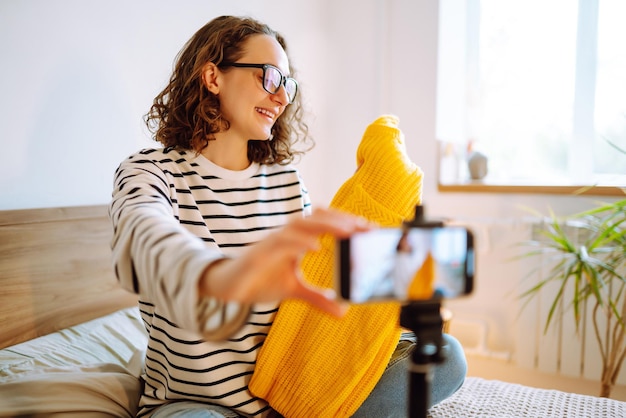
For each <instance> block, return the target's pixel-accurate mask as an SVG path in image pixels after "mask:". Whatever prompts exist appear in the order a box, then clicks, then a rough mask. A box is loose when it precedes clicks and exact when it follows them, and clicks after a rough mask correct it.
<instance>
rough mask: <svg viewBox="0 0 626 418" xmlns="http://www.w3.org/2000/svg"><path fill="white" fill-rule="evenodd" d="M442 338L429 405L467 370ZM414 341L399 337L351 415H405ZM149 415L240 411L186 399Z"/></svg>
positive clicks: (213, 417)
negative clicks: (442, 359) (440, 359)
mask: <svg viewBox="0 0 626 418" xmlns="http://www.w3.org/2000/svg"><path fill="white" fill-rule="evenodd" d="M443 338H444V346H443V354H444V355H445V358H446V360H445V362H444V363H442V364H437V365H435V366H434V376H433V381H432V384H431V395H430V399H431V405H435V404H438V403H439V402H441V401H443V400H444V399H446V398H447V397H449V396H450V395H452V394H453V393H454V392H456V391H457V390H458V389H459V388H460V387H461V385H463V382H464V381H465V374H466V373H467V362H466V360H465V354H464V353H463V347H462V346H461V344H460V343H459V342H458V341H457V340H456V339H455V338H454V337H452V336H450V335H448V334H444V335H443ZM413 345H414V343H413V342H412V341H410V340H401V341H400V343H399V344H398V348H397V349H396V351H395V352H394V353H393V356H392V357H391V360H390V361H389V365H388V366H387V369H386V370H385V372H384V373H383V375H382V377H381V378H380V380H379V381H378V383H377V384H376V386H375V387H374V390H373V391H372V393H370V395H369V396H368V398H367V399H366V400H365V402H363V404H362V405H361V406H360V408H359V409H358V410H357V411H356V413H355V414H354V415H353V416H352V418H399V417H405V416H407V415H408V410H409V372H408V370H409V366H410V365H411V348H412V347H413ZM417 396H419V394H417ZM152 417H153V418H165V417H189V418H192V417H194V418H196V417H197V418H235V417H239V415H237V414H236V413H235V412H233V411H230V410H228V409H226V408H224V407H219V406H213V405H206V404H201V403H197V402H192V401H185V402H175V403H171V404H167V405H164V406H162V407H160V408H159V409H157V410H156V412H155V413H154V414H153V415H152ZM287 418H288V417H287Z"/></svg>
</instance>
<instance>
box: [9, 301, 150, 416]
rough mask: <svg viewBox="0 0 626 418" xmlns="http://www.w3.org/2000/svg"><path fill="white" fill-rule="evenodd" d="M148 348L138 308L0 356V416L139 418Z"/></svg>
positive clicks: (33, 341) (45, 338) (25, 343)
mask: <svg viewBox="0 0 626 418" xmlns="http://www.w3.org/2000/svg"><path fill="white" fill-rule="evenodd" d="M146 343H147V334H146V331H145V328H144V326H143V322H142V320H141V318H140V316H139V310H138V308H136V307H135V308H127V309H124V310H120V311H117V312H114V313H112V314H110V315H107V316H104V317H102V318H98V319H95V320H92V321H89V322H86V323H84V324H80V325H76V326H74V327H71V328H68V329H65V330H62V331H58V332H55V333H53V334H49V335H45V336H43V337H39V338H35V339H33V340H30V341H27V342H24V343H20V344H16V345H14V346H11V347H7V348H5V349H3V350H0V416H2V417H13V416H19V415H28V416H50V415H52V416H54V417H58V418H60V417H86V418H90V417H105V416H107V417H111V416H115V417H134V415H135V412H136V410H137V402H138V400H139V393H140V381H139V378H138V377H139V374H140V370H141V368H140V365H141V360H142V359H143V350H144V349H145V346H146Z"/></svg>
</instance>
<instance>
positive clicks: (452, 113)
mask: <svg viewBox="0 0 626 418" xmlns="http://www.w3.org/2000/svg"><path fill="white" fill-rule="evenodd" d="M625 20H626V2H625V1H623V0H579V1H578V2H576V1H573V0H519V1H512V0H511V1H502V0H461V1H459V0H441V2H440V27H439V31H440V33H439V59H438V61H439V62H438V65H439V67H438V86H437V100H438V102H437V138H438V139H439V141H440V143H441V158H440V162H441V164H440V183H442V184H459V183H464V182H468V179H469V177H470V176H469V172H468V170H467V164H466V159H467V157H468V155H469V153H470V152H472V151H479V152H482V153H483V154H485V155H486V156H487V158H488V173H487V176H486V177H485V178H483V179H481V180H480V182H481V183H484V184H493V185H513V186H514V185H531V186H532V185H536V186H570V185H571V186H580V185H594V184H595V185H607V186H621V187H626V154H625V153H622V152H620V151H618V149H621V150H626V25H624V24H623V22H624V21H625ZM469 183H471V181H469Z"/></svg>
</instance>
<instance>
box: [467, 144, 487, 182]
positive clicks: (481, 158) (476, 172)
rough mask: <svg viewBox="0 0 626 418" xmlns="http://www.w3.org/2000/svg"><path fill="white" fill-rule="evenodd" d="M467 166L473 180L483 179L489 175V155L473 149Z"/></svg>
mask: <svg viewBox="0 0 626 418" xmlns="http://www.w3.org/2000/svg"><path fill="white" fill-rule="evenodd" d="M467 168H468V170H469V174H470V178H471V179H472V180H482V179H484V178H485V176H486V175H487V156H486V155H485V154H483V153H482V152H478V151H473V152H472V153H471V154H470V155H469V157H468V159H467Z"/></svg>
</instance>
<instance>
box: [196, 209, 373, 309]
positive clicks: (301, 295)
mask: <svg viewBox="0 0 626 418" xmlns="http://www.w3.org/2000/svg"><path fill="white" fill-rule="evenodd" d="M372 227H373V225H371V224H370V223H369V222H368V221H366V220H365V219H363V218H361V217H357V216H354V215H351V214H347V213H344V212H339V211H336V210H332V209H316V210H314V211H313V213H312V214H311V216H309V217H307V218H302V219H297V220H295V221H292V222H290V223H288V224H287V225H285V226H284V227H283V228H281V229H280V230H278V231H276V232H274V233H272V234H270V235H268V236H267V237H266V238H265V239H264V240H263V241H260V242H258V243H256V244H255V245H253V246H251V247H249V248H248V250H247V251H246V252H245V253H244V254H242V255H241V256H240V257H237V258H225V259H222V260H220V261H217V262H215V263H212V264H211V265H210V266H209V267H208V268H207V269H206V270H205V272H204V274H203V276H202V278H201V280H200V284H199V286H200V292H201V294H203V295H206V296H210V297H214V298H217V299H222V300H225V301H226V300H230V301H237V302H241V303H255V302H256V303H259V302H274V301H276V302H279V301H282V300H285V299H300V300H303V301H306V302H308V303H310V304H311V305H313V306H315V307H317V308H319V309H321V310H323V311H325V312H327V313H330V314H331V315H334V316H342V315H343V314H344V313H345V310H346V308H345V305H343V304H342V303H340V302H339V301H337V300H336V299H335V294H334V292H333V291H332V290H330V289H322V288H317V287H314V286H312V285H310V284H307V283H306V282H305V281H304V280H303V278H302V274H301V270H300V261H301V259H302V257H303V255H304V254H305V253H306V252H308V251H313V250H316V249H317V247H318V245H319V237H320V236H321V235H323V234H331V235H333V236H335V237H337V238H345V237H348V236H350V235H351V234H353V233H355V232H359V231H366V230H369V229H371V228H372Z"/></svg>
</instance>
